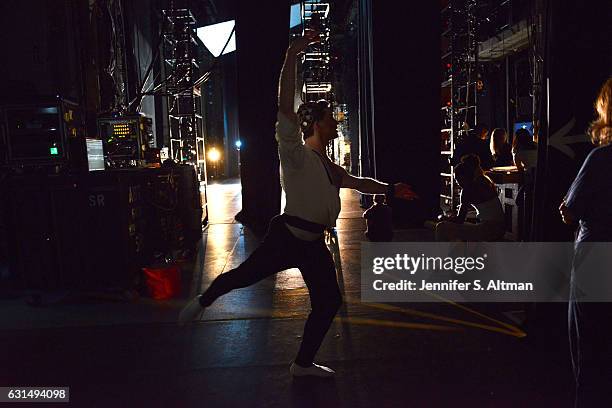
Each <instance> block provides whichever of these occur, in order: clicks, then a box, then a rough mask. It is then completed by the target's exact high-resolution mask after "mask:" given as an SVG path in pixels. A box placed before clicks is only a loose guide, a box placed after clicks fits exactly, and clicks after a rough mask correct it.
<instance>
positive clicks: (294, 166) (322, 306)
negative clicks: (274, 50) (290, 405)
mask: <svg viewBox="0 0 612 408" xmlns="http://www.w3.org/2000/svg"><path fill="white" fill-rule="evenodd" d="M317 38H318V34H317V33H315V32H308V33H307V34H306V35H305V36H304V37H301V38H299V39H297V40H295V41H294V42H293V43H292V44H291V45H290V46H289V48H288V49H287V53H286V56H285V62H284V65H283V68H282V70H281V76H280V81H279V82H280V83H279V98H278V122H277V124H276V140H277V141H278V151H279V156H280V162H281V170H282V184H283V189H284V190H285V194H286V206H285V213H284V214H282V215H279V216H276V217H274V218H273V219H272V221H270V226H269V229H268V233H267V235H266V237H265V239H264V241H263V242H262V244H261V245H260V246H259V247H258V248H257V249H256V250H255V252H253V253H252V254H251V256H249V258H248V259H247V260H246V261H244V262H243V263H242V264H241V265H240V266H238V267H237V268H236V269H233V270H231V271H229V272H226V273H222V274H221V275H219V276H218V277H217V278H216V279H215V280H214V281H213V282H212V284H211V285H210V287H209V288H208V289H207V290H206V291H205V292H204V293H202V294H201V295H198V296H197V297H196V298H194V299H193V300H192V301H191V302H190V303H189V304H187V306H185V308H184V309H183V310H182V311H181V314H180V316H179V321H180V322H181V323H186V322H188V321H191V320H193V319H194V318H195V317H196V316H197V315H198V314H199V313H200V312H201V311H202V309H203V308H206V307H207V306H210V305H211V304H212V303H213V302H214V301H215V300H216V299H217V298H218V297H220V296H222V295H224V294H226V293H228V292H230V291H231V290H233V289H237V288H243V287H246V286H250V285H252V284H254V283H256V282H258V281H260V280H262V279H264V278H266V277H268V276H271V275H273V274H275V273H277V272H280V271H283V270H285V269H289V268H295V267H297V268H298V269H299V270H300V272H301V273H302V277H303V278H304V281H305V282H306V286H307V287H308V291H309V293H310V304H311V309H312V310H311V312H310V315H309V316H308V320H306V325H305V327H304V336H303V338H302V344H301V346H300V349H299V352H298V354H297V357H296V358H295V361H294V362H293V363H292V364H291V367H290V372H291V374H292V375H294V376H307V375H311V376H318V377H330V376H333V375H334V373H335V372H334V370H332V369H331V368H328V367H325V366H322V365H318V364H314V362H313V360H314V356H315V354H316V352H317V350H318V349H319V347H320V346H321V342H322V341H323V338H324V337H325V334H326V333H327V331H328V329H329V327H330V325H331V323H332V321H333V318H334V315H335V314H336V312H337V311H338V308H339V307H340V305H341V303H342V296H341V295H340V289H339V288H338V282H337V280H336V268H335V265H334V262H333V259H332V256H331V254H330V253H329V251H328V249H327V247H326V246H325V242H324V235H323V233H324V230H325V229H326V228H328V227H333V226H335V225H336V219H337V218H338V214H339V213H340V196H339V188H340V187H346V188H352V189H355V190H358V191H360V192H362V193H366V194H384V193H387V194H392V195H395V196H396V197H398V198H403V199H413V198H415V197H416V194H414V193H413V192H412V191H411V189H410V187H409V186H408V185H406V184H403V183H398V184H395V185H388V184H385V183H381V182H378V181H376V180H373V179H368V178H359V177H354V176H352V175H350V174H348V173H347V172H346V170H344V169H343V168H342V167H340V166H338V165H336V164H334V163H332V162H331V160H329V158H328V157H327V155H326V153H325V146H326V145H327V144H328V143H329V142H330V141H331V140H333V139H335V138H336V137H338V134H337V130H336V127H337V125H338V122H336V120H335V119H334V117H333V115H332V111H331V109H330V107H329V105H328V104H327V102H325V101H319V102H308V103H304V104H302V105H301V106H300V108H299V109H298V112H297V114H296V113H295V112H294V105H293V98H294V95H295V70H296V61H297V58H298V54H300V53H301V52H303V51H304V50H305V49H306V47H307V46H308V44H310V43H312V42H316V41H317ZM300 128H301V129H300ZM300 130H301V131H300ZM302 134H303V136H304V139H305V141H303V140H302Z"/></svg>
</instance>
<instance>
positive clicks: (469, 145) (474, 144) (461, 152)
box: [450, 124, 493, 170]
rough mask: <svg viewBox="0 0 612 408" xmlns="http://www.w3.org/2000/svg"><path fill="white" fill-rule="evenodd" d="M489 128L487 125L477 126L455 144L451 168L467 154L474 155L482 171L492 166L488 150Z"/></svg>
mask: <svg viewBox="0 0 612 408" xmlns="http://www.w3.org/2000/svg"><path fill="white" fill-rule="evenodd" d="M488 135H489V128H488V127H487V125H483V124H479V125H478V126H477V127H476V129H474V130H471V131H469V132H468V133H467V134H466V135H465V136H464V137H463V138H462V140H461V141H460V142H459V143H458V144H457V147H456V148H455V151H454V152H453V157H452V158H451V159H450V162H451V164H452V165H453V166H455V165H457V164H459V163H460V162H461V158H462V157H463V156H465V155H468V154H475V155H476V156H478V158H479V159H480V163H481V166H482V168H483V169H485V170H488V169H490V168H491V167H492V166H493V158H492V157H491V152H490V150H489V142H488V140H487V139H488Z"/></svg>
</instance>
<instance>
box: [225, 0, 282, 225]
mask: <svg viewBox="0 0 612 408" xmlns="http://www.w3.org/2000/svg"><path fill="white" fill-rule="evenodd" d="M288 41H289V2H288V1H283V0H275V1H268V2H266V6H265V7H263V6H262V5H261V4H259V3H256V2H240V3H239V5H238V6H237V18H236V46H237V53H238V54H237V58H238V114H239V129H240V137H241V140H242V141H243V148H242V150H241V152H240V154H241V167H240V175H241V179H242V211H241V212H240V214H239V217H238V218H239V219H240V220H241V221H243V222H244V223H245V224H246V225H248V226H250V227H253V228H254V229H255V230H259V231H263V230H264V229H265V227H266V226H267V223H268V221H269V220H270V219H271V218H272V217H273V216H274V215H276V214H279V213H280V196H281V187H280V181H279V160H278V152H277V145H276V140H275V138H274V124H275V122H276V112H277V94H278V78H279V73H280V69H281V66H282V62H283V57H284V51H285V49H286V48H287V44H288Z"/></svg>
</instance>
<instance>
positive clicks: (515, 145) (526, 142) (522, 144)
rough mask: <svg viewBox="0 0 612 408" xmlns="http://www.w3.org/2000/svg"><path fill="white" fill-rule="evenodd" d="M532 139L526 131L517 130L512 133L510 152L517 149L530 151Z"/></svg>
mask: <svg viewBox="0 0 612 408" xmlns="http://www.w3.org/2000/svg"><path fill="white" fill-rule="evenodd" d="M533 147H534V146H533V137H532V136H531V133H529V131H528V130H527V129H523V128H519V129H517V130H516V132H515V133H514V140H512V150H517V149H532V148H533Z"/></svg>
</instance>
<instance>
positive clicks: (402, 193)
mask: <svg viewBox="0 0 612 408" xmlns="http://www.w3.org/2000/svg"><path fill="white" fill-rule="evenodd" d="M395 197H396V198H399V199H402V200H414V199H417V198H419V195H418V194H417V193H415V192H414V191H412V187H410V186H409V185H408V184H405V183H395Z"/></svg>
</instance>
